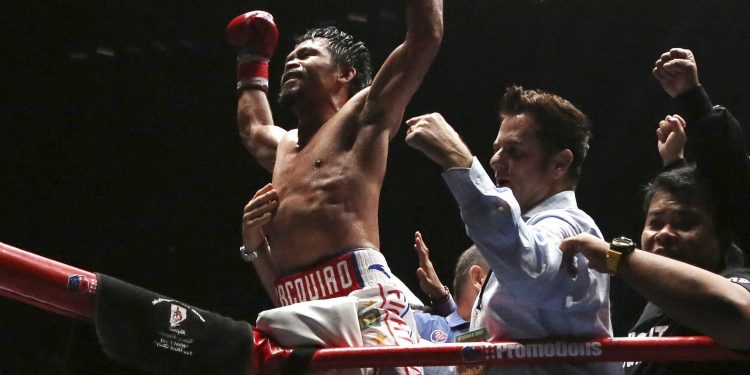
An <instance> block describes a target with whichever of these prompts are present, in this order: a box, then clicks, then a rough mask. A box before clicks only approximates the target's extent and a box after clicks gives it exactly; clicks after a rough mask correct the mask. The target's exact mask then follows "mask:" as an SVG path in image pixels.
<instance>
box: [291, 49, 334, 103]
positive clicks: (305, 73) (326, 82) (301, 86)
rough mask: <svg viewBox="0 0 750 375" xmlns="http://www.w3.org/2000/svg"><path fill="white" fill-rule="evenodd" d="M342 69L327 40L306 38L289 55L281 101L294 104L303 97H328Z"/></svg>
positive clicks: (308, 98) (312, 98)
mask: <svg viewBox="0 0 750 375" xmlns="http://www.w3.org/2000/svg"><path fill="white" fill-rule="evenodd" d="M339 72H340V69H339V67H338V66H337V65H336V64H335V63H333V60H332V58H331V53H330V51H329V50H328V47H327V41H326V40H325V39H319V38H316V39H308V40H305V41H303V42H302V43H300V44H298V45H297V46H296V47H295V48H294V50H292V52H291V53H289V55H287V58H286V63H285V64H284V74H282V76H281V90H280V93H279V103H280V104H282V105H285V106H286V105H294V104H296V103H297V102H298V101H299V100H303V99H307V100H315V99H316V98H323V97H326V96H327V95H328V94H329V93H330V92H332V91H333V90H334V87H335V84H336V77H337V73H339Z"/></svg>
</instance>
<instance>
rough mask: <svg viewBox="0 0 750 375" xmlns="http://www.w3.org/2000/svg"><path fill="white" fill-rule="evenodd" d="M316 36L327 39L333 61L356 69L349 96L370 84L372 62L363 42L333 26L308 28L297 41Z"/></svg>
mask: <svg viewBox="0 0 750 375" xmlns="http://www.w3.org/2000/svg"><path fill="white" fill-rule="evenodd" d="M317 38H320V39H325V40H327V41H328V50H329V51H330V52H331V56H332V58H333V62H335V63H336V64H339V65H340V66H344V67H352V68H354V69H355V70H356V74H355V75H354V79H352V83H351V85H350V86H349V95H350V96H353V95H354V94H356V93H358V92H359V91H361V90H362V89H364V88H365V87H367V86H370V84H371V83H372V63H371V57H370V51H369V50H368V49H367V47H366V46H365V44H364V43H363V42H361V41H358V40H356V39H354V37H353V36H351V35H349V34H347V33H345V32H343V31H341V30H339V29H337V28H336V27H334V26H326V27H321V28H316V29H311V30H308V31H307V32H306V33H305V35H303V36H301V37H300V38H299V39H297V43H298V44H299V43H302V42H304V41H306V40H310V39H317Z"/></svg>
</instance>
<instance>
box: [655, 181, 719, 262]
mask: <svg viewBox="0 0 750 375" xmlns="http://www.w3.org/2000/svg"><path fill="white" fill-rule="evenodd" d="M641 246H643V250H645V251H648V252H652V253H654V254H659V255H663V256H666V257H668V258H672V259H676V260H679V261H683V262H685V263H689V264H692V265H694V266H696V267H701V268H705V269H707V270H709V271H716V270H718V269H719V267H720V266H721V257H722V254H721V247H720V244H719V239H718V236H717V234H716V229H715V227H714V222H713V219H712V218H711V216H710V215H709V214H708V212H707V211H706V210H705V209H704V208H703V207H699V206H696V205H691V204H686V203H684V202H680V201H679V200H677V199H675V198H674V197H673V196H672V194H670V193H668V192H664V191H658V192H656V194H654V196H653V198H651V202H650V204H649V207H648V212H647V213H646V223H645V225H644V227H643V233H642V234H641Z"/></svg>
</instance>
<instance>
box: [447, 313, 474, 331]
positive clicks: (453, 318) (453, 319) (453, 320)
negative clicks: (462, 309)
mask: <svg viewBox="0 0 750 375" xmlns="http://www.w3.org/2000/svg"><path fill="white" fill-rule="evenodd" d="M445 321H446V322H448V325H449V326H450V327H451V328H455V327H458V326H460V325H464V324H469V322H467V321H465V320H464V319H463V318H461V317H460V316H458V312H457V311H454V312H452V313H451V314H450V315H448V316H447V317H445Z"/></svg>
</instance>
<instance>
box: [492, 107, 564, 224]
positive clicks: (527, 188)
mask: <svg viewBox="0 0 750 375" xmlns="http://www.w3.org/2000/svg"><path fill="white" fill-rule="evenodd" d="M492 146H493V149H494V151H495V153H494V154H493V155H492V158H491V159H490V167H492V169H493V170H494V171H495V184H496V185H497V186H498V187H508V188H510V190H511V191H513V196H514V197H515V198H516V200H517V201H518V204H519V205H520V206H521V211H522V212H526V211H528V210H529V209H531V208H533V207H534V206H535V205H537V204H538V203H539V202H541V201H542V200H544V199H546V198H547V197H549V196H550V195H552V194H553V193H554V189H555V183H556V182H555V178H554V174H553V171H552V169H551V166H550V162H549V158H548V157H547V156H546V154H545V152H544V148H543V146H542V142H541V141H540V140H539V138H538V137H537V136H536V123H535V122H534V119H533V118H532V117H531V116H528V115H525V114H520V115H511V116H505V117H503V120H502V123H501V124H500V131H499V132H498V134H497V139H496V140H495V142H494V144H493V145H492Z"/></svg>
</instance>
